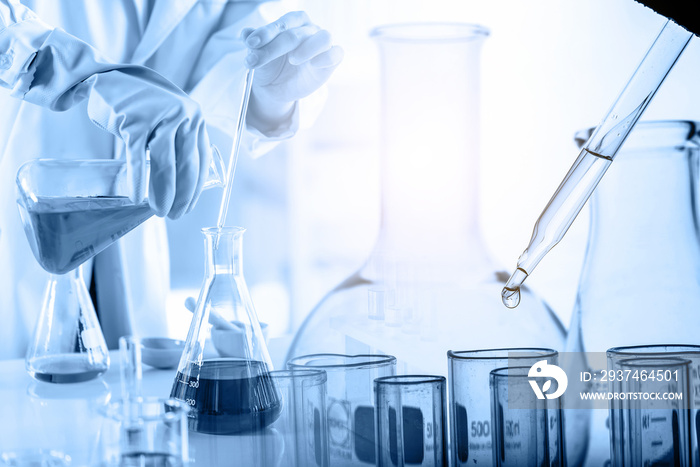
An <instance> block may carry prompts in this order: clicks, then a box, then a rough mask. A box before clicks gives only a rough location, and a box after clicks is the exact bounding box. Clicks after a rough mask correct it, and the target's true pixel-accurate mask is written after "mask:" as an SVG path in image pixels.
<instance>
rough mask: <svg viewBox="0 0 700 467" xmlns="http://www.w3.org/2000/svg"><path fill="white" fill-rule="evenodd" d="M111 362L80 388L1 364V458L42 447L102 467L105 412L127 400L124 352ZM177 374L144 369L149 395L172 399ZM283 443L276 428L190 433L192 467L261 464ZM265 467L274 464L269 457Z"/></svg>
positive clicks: (74, 462)
mask: <svg viewBox="0 0 700 467" xmlns="http://www.w3.org/2000/svg"><path fill="white" fill-rule="evenodd" d="M273 346H274V345H273ZM110 360H111V365H110V368H109V370H108V371H107V372H106V373H105V374H103V375H102V376H101V377H99V378H96V379H94V380H91V381H87V382H83V383H74V384H53V383H44V382H38V381H35V380H34V379H33V378H32V377H30V376H29V374H28V373H27V371H26V370H25V366H24V359H16V360H5V361H0V375H2V376H1V377H0V400H2V405H1V407H2V408H1V409H0V415H1V416H2V421H3V423H2V426H1V427H0V459H2V457H1V456H2V453H7V452H18V451H29V450H40V449H41V450H45V451H58V452H60V453H63V454H65V455H66V456H70V459H71V462H70V465H71V466H91V465H96V461H97V458H98V453H97V451H98V449H97V447H98V441H99V436H100V427H101V426H102V422H103V420H104V418H103V416H102V415H101V413H100V409H101V408H103V407H104V406H105V404H107V403H108V402H109V401H115V400H119V399H120V398H121V383H120V375H119V353H118V351H112V352H110ZM176 372H177V370H176V369H175V368H173V369H169V370H157V369H155V368H152V367H150V366H148V365H144V366H143V381H142V394H143V396H146V397H147V396H156V397H167V396H168V395H169V394H170V390H171V387H172V384H173V381H174V378H175V374H176ZM278 442H279V441H278V440H277V439H276V435H275V433H274V432H272V431H270V430H267V431H266V432H264V433H262V434H256V435H239V436H215V435H203V434H199V433H193V432H189V457H190V464H189V465H191V466H199V465H202V466H208V467H211V466H219V465H221V466H228V465H246V466H256V465H260V464H261V462H260V461H259V459H260V456H259V455H258V452H259V451H260V450H261V449H266V450H268V451H269V450H270V446H271V444H270V443H273V444H272V446H274V443H278ZM280 451H281V450H280ZM275 464H276V465H284V464H283V463H279V464H278V463H275ZM265 465H266V466H268V465H270V463H269V456H268V461H267V462H266V463H265ZM261 467H262V466H261Z"/></svg>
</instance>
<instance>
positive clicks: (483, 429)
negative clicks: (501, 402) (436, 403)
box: [447, 348, 558, 467]
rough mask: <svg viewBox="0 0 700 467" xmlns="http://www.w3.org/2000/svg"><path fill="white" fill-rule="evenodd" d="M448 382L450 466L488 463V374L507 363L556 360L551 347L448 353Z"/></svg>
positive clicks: (505, 365) (530, 363) (528, 363)
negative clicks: (449, 398) (449, 399)
mask: <svg viewBox="0 0 700 467" xmlns="http://www.w3.org/2000/svg"><path fill="white" fill-rule="evenodd" d="M447 358H448V363H449V365H448V366H449V368H448V369H449V375H448V380H449V384H450V397H451V401H450V427H451V430H450V436H451V445H452V448H451V453H452V454H451V458H452V463H451V465H453V466H455V467H462V466H465V467H466V466H473V465H475V464H476V465H491V462H492V452H491V433H492V425H491V410H490V406H491V403H490V399H491V395H490V389H489V375H490V373H491V371H493V370H495V369H497V368H502V367H507V366H526V367H530V366H532V365H534V364H535V363H537V362H538V361H541V360H546V361H547V363H553V364H556V363H557V358H558V353H557V351H556V350H552V349H541V348H511V349H485V350H467V351H449V352H447Z"/></svg>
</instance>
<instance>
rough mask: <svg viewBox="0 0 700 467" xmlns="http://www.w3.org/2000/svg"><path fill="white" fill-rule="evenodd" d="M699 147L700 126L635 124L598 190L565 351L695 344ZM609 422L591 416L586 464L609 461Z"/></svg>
mask: <svg viewBox="0 0 700 467" xmlns="http://www.w3.org/2000/svg"><path fill="white" fill-rule="evenodd" d="M591 131H592V130H584V131H581V132H579V133H577V134H576V140H577V142H578V143H579V145H583V144H585V142H586V141H587V140H588V137H589V136H590V132H591ZM698 142H700V140H699V139H698V123H696V122H689V121H657V122H641V123H638V124H637V126H636V127H635V129H634V131H633V132H632V133H631V134H630V136H629V137H628V139H627V141H626V142H625V145H624V146H623V147H622V150H621V151H620V153H619V154H618V155H617V157H616V158H615V163H614V164H612V165H611V166H610V169H608V173H607V174H606V176H605V179H603V180H602V181H601V182H600V184H599V185H598V188H597V189H596V191H595V193H594V194H593V196H592V197H591V203H590V206H591V228H590V233H589V239H588V248H587V252H586V258H585V262H584V266H583V271H582V273H581V280H580V283H579V289H578V295H577V299H576V304H575V308H574V313H573V316H572V322H571V327H570V331H571V332H570V333H569V337H568V341H567V350H568V351H576V352H580V351H585V352H605V351H606V350H608V349H610V348H611V347H619V346H631V345H649V344H674V343H676V344H689V343H695V342H697V340H698V326H700V316H699V315H698V314H697V304H698V303H699V302H700V242H699V238H698V228H699V227H700V226H698V211H697V206H698V197H697V196H698V193H697V177H698V162H699V159H698V154H699V153H698ZM603 369H604V368H603ZM593 370H596V371H600V370H601V369H600V368H593ZM695 373H697V372H695ZM603 384H605V383H603ZM690 384H691V387H695V389H694V390H693V391H692V393H693V394H700V393H699V392H698V391H697V389H698V386H699V385H700V381H699V380H698V378H697V375H696V377H695V378H694V379H692V380H691V383H690ZM607 415H608V414H607V411H604V410H593V417H592V423H591V430H590V435H591V436H590V446H589V449H588V456H587V460H586V465H590V466H602V465H604V463H605V461H606V460H607V459H609V457H610V451H609V442H610V439H609V432H608V429H607V428H606V418H607Z"/></svg>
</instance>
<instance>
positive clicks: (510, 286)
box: [501, 268, 527, 308]
mask: <svg viewBox="0 0 700 467" xmlns="http://www.w3.org/2000/svg"><path fill="white" fill-rule="evenodd" d="M525 279H527V273H526V272H525V271H524V270H523V269H520V268H518V269H516V270H515V272H513V275H511V276H510V279H508V282H506V286H505V287H503V290H501V301H503V304H504V305H505V306H507V307H508V308H515V307H517V306H518V305H519V304H520V286H521V285H523V282H525Z"/></svg>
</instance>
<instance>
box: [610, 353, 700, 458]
mask: <svg viewBox="0 0 700 467" xmlns="http://www.w3.org/2000/svg"><path fill="white" fill-rule="evenodd" d="M606 354H607V362H608V363H607V369H608V371H610V370H614V371H616V372H617V371H619V370H623V374H625V373H626V370H627V369H631V368H630V367H631V366H632V365H635V366H637V368H633V369H632V371H631V372H630V373H632V374H633V373H634V371H637V370H642V371H646V373H647V374H649V373H650V372H651V371H654V372H655V373H656V374H658V373H657V371H658V370H662V375H663V376H664V378H663V379H660V380H659V381H658V383H660V386H661V390H662V391H663V392H680V393H682V394H683V398H682V400H677V402H681V401H682V403H681V404H680V405H678V406H676V407H673V406H672V404H673V402H674V401H672V400H671V401H667V402H668V404H662V405H658V404H650V403H649V401H645V402H646V403H645V404H644V405H640V404H637V403H635V401H632V402H633V403H630V401H627V402H625V403H622V402H620V401H613V403H611V404H610V419H609V425H610V443H611V456H612V458H613V465H615V466H617V465H625V466H626V465H637V464H638V463H635V462H636V460H637V459H638V457H634V458H633V456H639V455H641V454H643V453H644V451H646V452H647V454H648V455H649V456H650V457H651V456H654V457H667V453H666V452H665V451H668V449H660V448H661V447H663V446H664V445H666V447H668V445H669V444H670V445H673V446H674V449H671V450H670V452H671V453H674V456H675V457H676V458H677V459H678V462H677V463H674V462H670V464H672V465H680V464H681V462H685V464H683V465H688V463H687V462H686V461H685V454H684V451H685V450H686V449H688V450H689V459H690V465H700V446H699V444H700V439H698V433H699V431H698V430H699V429H700V416H699V415H698V413H700V412H699V409H700V372H698V371H697V368H700V345H687V344H686V345H683V344H655V345H636V346H631V347H615V348H612V349H609V350H608V351H607V352H606ZM639 362H642V364H643V365H645V366H641V367H640V365H639ZM686 362H687V364H686ZM678 365H680V366H681V367H683V366H685V367H687V372H685V373H684V371H683V370H682V369H681V368H680V367H679V368H672V367H674V366H678ZM624 366H626V367H627V368H623V367H624ZM653 367H656V368H653ZM667 370H668V371H669V372H670V374H669V373H666V371H667ZM676 370H678V371H677V372H676ZM628 374H629V373H628ZM684 376H685V379H684ZM657 379H658V378H654V379H650V378H648V377H647V378H646V380H644V381H642V379H641V378H631V379H628V380H627V381H625V380H623V381H615V382H614V383H613V390H614V391H617V392H622V391H625V390H629V389H628V388H627V387H624V386H630V385H631V384H632V385H639V384H640V383H641V385H655V384H657ZM637 389H638V388H633V390H637ZM653 392H657V391H655V390H654V391H653ZM630 409H633V410H630ZM648 409H652V412H657V414H660V412H659V411H658V409H662V411H663V410H666V411H667V413H666V415H668V411H669V409H671V418H670V419H669V418H668V417H667V416H662V417H660V418H659V419H656V420H654V423H653V426H652V424H651V423H647V424H646V426H645V427H644V428H645V430H644V431H645V433H642V432H641V431H632V429H631V427H630V424H631V423H633V422H632V420H635V422H638V421H639V416H640V412H641V411H644V410H648ZM674 409H675V410H677V414H676V415H677V419H676V420H673V414H672V412H673V410H674ZM647 413H648V412H647ZM687 418H689V419H690V420H689V421H687V420H686V419H687ZM647 421H648V422H651V419H650V418H647ZM637 426H639V425H637ZM683 433H685V436H684V435H683ZM650 434H651V435H652V437H653V438H656V439H654V441H656V442H655V443H654V445H653V446H652V445H650V443H645V442H643V443H642V445H640V444H639V441H641V440H642V439H643V438H646V439H647V440H648V439H649V435H650ZM633 438H634V440H635V441H636V447H635V441H632V439H633ZM685 440H687V445H688V446H685V447H684V446H683V444H684V442H685ZM633 451H634V454H632V453H633ZM676 454H678V455H676ZM666 463H669V462H666ZM663 464H664V462H659V464H658V465H663ZM650 465H657V464H656V463H654V462H652V463H651V464H650Z"/></svg>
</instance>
